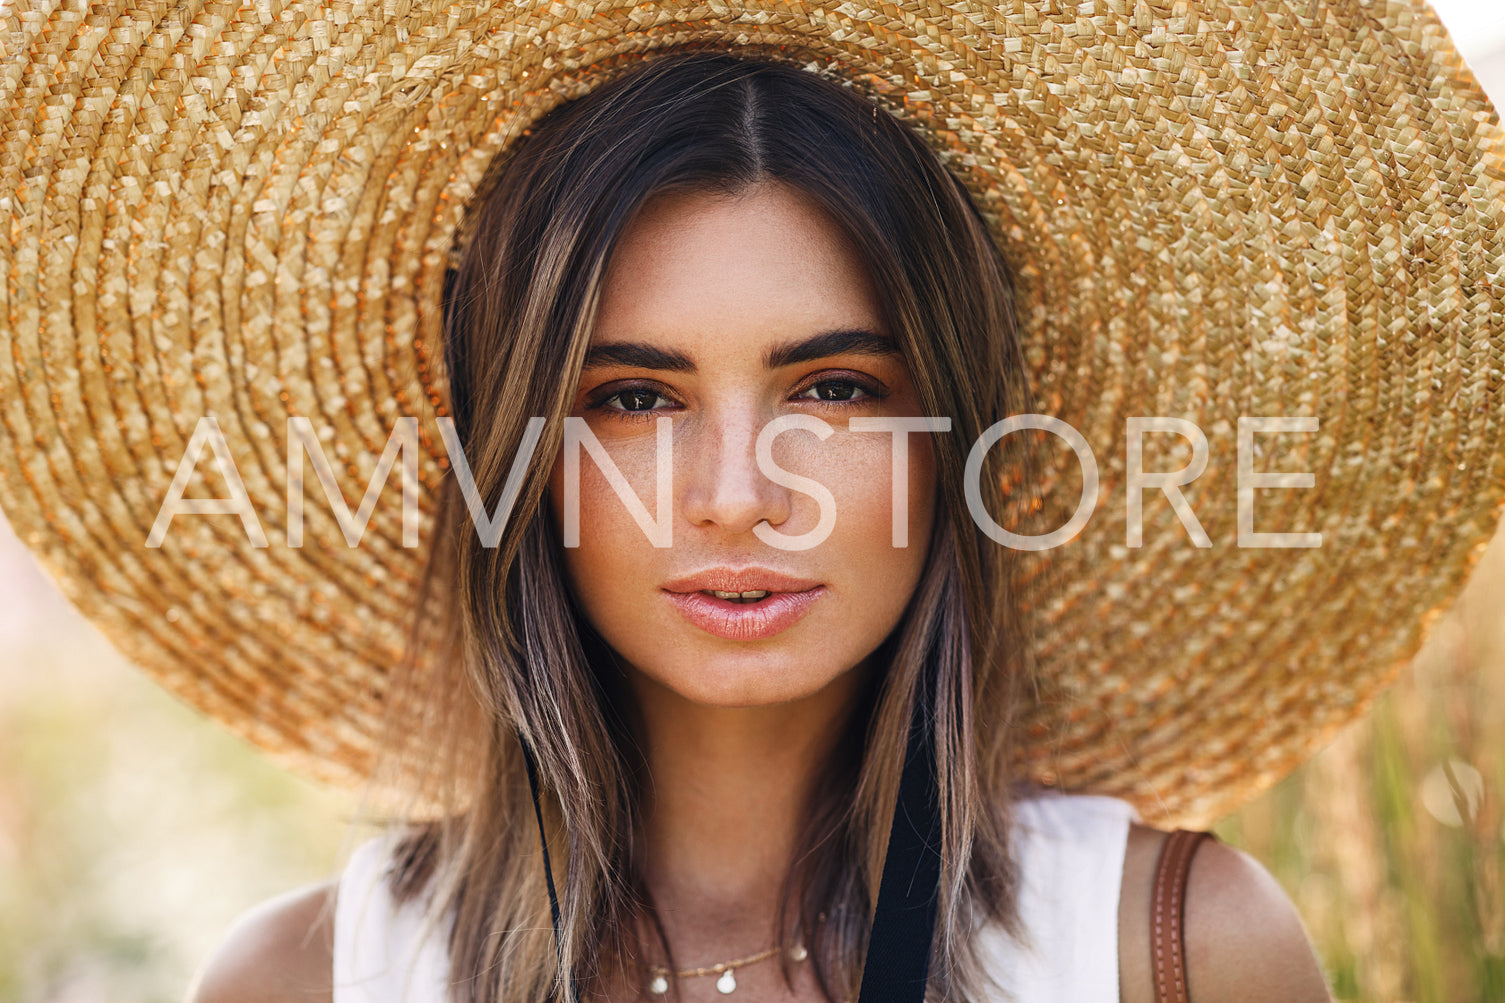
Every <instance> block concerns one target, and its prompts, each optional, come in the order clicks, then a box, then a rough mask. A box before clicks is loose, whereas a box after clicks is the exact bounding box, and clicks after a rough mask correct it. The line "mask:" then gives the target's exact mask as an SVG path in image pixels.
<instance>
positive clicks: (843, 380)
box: [586, 376, 888, 421]
mask: <svg viewBox="0 0 1505 1003" xmlns="http://www.w3.org/2000/svg"><path fill="white" fill-rule="evenodd" d="M831 384H836V385H838V386H848V387H853V388H855V389H857V390H860V391H862V394H863V396H861V397H856V398H854V399H852V400H844V401H827V400H819V399H812V398H805V399H806V400H809V401H810V402H811V403H813V404H818V405H820V406H821V407H826V408H832V409H836V410H839V409H842V408H850V407H856V406H858V405H861V404H864V403H868V402H870V401H880V400H882V399H883V398H884V397H887V396H888V394H887V393H885V392H884V391H883V390H882V389H881V388H880V387H878V386H877V385H876V384H874V383H871V382H869V381H867V380H860V379H857V378H855V377H850V376H842V377H834V376H830V377H826V378H825V379H820V380H815V381H814V382H812V383H811V384H810V385H809V386H807V387H805V388H804V389H802V390H800V391H799V392H798V394H807V393H809V392H810V391H812V390H814V389H815V388H816V387H823V386H829V385H831ZM630 393H643V394H654V395H655V396H657V397H662V398H663V399H664V400H669V401H672V400H673V398H672V397H670V396H669V395H668V394H666V393H664V392H663V391H662V390H660V389H659V388H658V387H656V386H654V385H653V384H636V385H633V386H626V387H617V388H616V389H615V390H613V391H611V392H610V393H608V394H602V395H600V396H598V397H596V398H595V399H594V400H592V401H590V402H588V403H587V405H586V407H587V409H589V410H592V411H602V412H605V413H607V414H609V415H611V416H612V417H613V418H617V419H620V420H623V421H644V420H646V419H648V418H653V417H657V414H656V412H657V410H658V409H657V408H649V409H647V410H644V411H629V410H627V409H625V408H620V407H611V406H610V402H611V401H613V400H616V399H617V398H619V397H621V396H622V395H623V394H630ZM798 394H797V395H796V396H798ZM619 403H620V402H619Z"/></svg>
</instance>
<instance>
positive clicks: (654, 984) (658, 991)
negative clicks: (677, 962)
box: [648, 975, 669, 996]
mask: <svg viewBox="0 0 1505 1003" xmlns="http://www.w3.org/2000/svg"><path fill="white" fill-rule="evenodd" d="M648 991H649V992H650V993H652V994H653V995H655V996H662V995H664V994H665V993H667V992H668V991H669V980H668V978H666V977H665V976H662V975H655V976H654V977H653V981H651V982H649V983H648Z"/></svg>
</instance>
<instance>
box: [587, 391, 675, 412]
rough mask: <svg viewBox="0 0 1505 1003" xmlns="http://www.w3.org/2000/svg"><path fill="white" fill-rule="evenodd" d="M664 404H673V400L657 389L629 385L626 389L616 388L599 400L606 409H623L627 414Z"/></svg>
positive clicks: (652, 408) (648, 409)
mask: <svg viewBox="0 0 1505 1003" xmlns="http://www.w3.org/2000/svg"><path fill="white" fill-rule="evenodd" d="M661 402H662V403H661ZM664 404H673V401H671V400H669V398H667V397H665V396H664V395H663V394H661V393H659V392H658V391H657V390H649V389H647V388H645V387H631V388H628V389H626V390H618V391H617V392H616V393H614V394H612V395H610V396H609V397H605V398H603V399H602V400H601V405H602V406H603V407H605V408H606V409H607V410H609V411H625V412H627V413H628V414H638V413H642V412H645V411H652V410H654V409H656V408H658V407H660V406H662V405H664Z"/></svg>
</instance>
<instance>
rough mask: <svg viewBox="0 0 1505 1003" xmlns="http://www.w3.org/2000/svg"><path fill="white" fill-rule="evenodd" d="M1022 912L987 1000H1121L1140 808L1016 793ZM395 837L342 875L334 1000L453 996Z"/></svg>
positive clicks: (442, 1002) (997, 953)
mask: <svg viewBox="0 0 1505 1003" xmlns="http://www.w3.org/2000/svg"><path fill="white" fill-rule="evenodd" d="M1015 812H1016V816H1015V817H1016V819H1017V822H1018V827H1017V830H1016V832H1017V835H1016V839H1017V841H1018V849H1017V851H1016V852H1017V853H1018V856H1019V861H1020V868H1021V873H1022V875H1023V885H1022V887H1021V889H1020V897H1019V912H1020V916H1021V918H1022V919H1023V922H1024V929H1026V930H1028V931H1030V936H1031V939H1032V941H1033V945H1034V948H1035V949H1034V950H1027V949H1025V947H1024V946H1022V945H1020V944H1019V943H1018V942H1016V941H1015V940H1014V939H1013V938H1011V937H1009V936H1008V935H1007V934H1005V933H1004V932H1003V931H1002V930H999V929H997V928H993V927H986V928H984V929H983V930H981V931H979V934H978V935H979V937H980V938H981V941H980V948H981V956H982V958H983V960H984V962H985V963H986V965H987V969H988V973H989V975H990V976H991V977H992V978H993V980H994V981H995V982H996V983H997V984H998V991H997V992H996V993H995V994H994V995H991V996H989V997H988V1000H989V1003H994V1001H997V1003H1004V1001H1006V1000H1007V1001H1013V1003H1117V1001H1118V895H1119V888H1120V886H1121V885H1122V883H1123V861H1124V849H1125V847H1126V845H1127V840H1128V833H1129V822H1130V820H1131V819H1132V820H1138V816H1137V814H1136V813H1135V812H1134V809H1133V808H1132V807H1131V806H1130V805H1129V804H1128V802H1126V801H1121V800H1119V799H1117V798H1110V797H1101V796H1096V795H1084V794H1059V793H1055V792H1049V791H1047V792H1043V793H1041V794H1038V795H1034V796H1031V797H1029V798H1027V799H1024V800H1020V801H1017V802H1015ZM389 839H390V837H378V838H376V839H372V840H369V841H367V842H365V843H363V844H361V845H360V846H359V847H358V848H357V849H356V850H355V852H354V854H353V855H352V856H351V858H350V862H349V864H348V865H346V867H345V870H344V872H343V873H342V874H341V876H340V886H339V894H338V898H337V902H336V908H335V918H334V1003H447V1000H448V996H447V995H446V987H447V985H448V971H447V970H448V967H449V959H448V957H447V955H446V950H445V946H444V937H443V936H442V935H433V936H426V935H425V933H426V931H425V930H424V929H423V918H422V906H421V904H420V903H419V902H418V901H417V900H412V901H409V902H407V903H404V904H403V906H402V907H401V908H397V907H395V906H394V905H393V902H392V898H391V896H390V893H389V888H388V885H387V882H386V881H385V880H384V875H385V873H386V869H387V859H388V852H389V850H390V848H391V843H390V842H389Z"/></svg>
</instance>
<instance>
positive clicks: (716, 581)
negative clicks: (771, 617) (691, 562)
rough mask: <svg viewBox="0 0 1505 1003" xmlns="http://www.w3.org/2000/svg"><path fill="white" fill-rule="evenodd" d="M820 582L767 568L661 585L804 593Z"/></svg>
mask: <svg viewBox="0 0 1505 1003" xmlns="http://www.w3.org/2000/svg"><path fill="white" fill-rule="evenodd" d="M819 585H820V582H817V581H815V580H813V579H809V578H797V577H795V576H793V575H786V574H784V573H783V572H780V571H774V570H772V569H770V568H738V569H733V568H710V569H707V570H705V571H697V572H695V573H694V574H689V575H684V576H681V577H679V578H673V579H670V580H669V581H667V582H665V583H664V585H663V587H664V590H665V591H667V592H808V591H809V590H811V589H813V588H817V587H819Z"/></svg>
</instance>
